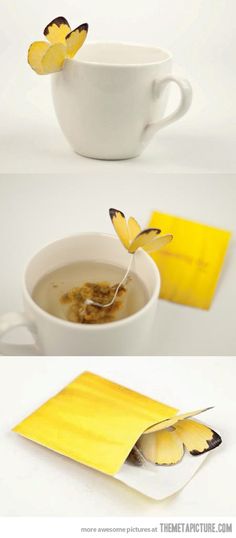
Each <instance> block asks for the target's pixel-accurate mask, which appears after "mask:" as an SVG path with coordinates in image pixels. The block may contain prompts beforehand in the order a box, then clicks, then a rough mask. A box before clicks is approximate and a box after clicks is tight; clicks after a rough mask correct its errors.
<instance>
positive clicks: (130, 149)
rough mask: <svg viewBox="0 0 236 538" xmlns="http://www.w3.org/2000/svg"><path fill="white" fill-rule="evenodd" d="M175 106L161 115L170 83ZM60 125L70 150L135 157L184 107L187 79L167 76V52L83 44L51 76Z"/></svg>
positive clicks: (103, 156)
mask: <svg viewBox="0 0 236 538" xmlns="http://www.w3.org/2000/svg"><path fill="white" fill-rule="evenodd" d="M171 82H175V83H176V84H177V86H178V87H179V90H180V104H179V106H178V107H177V109H176V110H175V112H173V113H172V114H170V115H169V116H167V117H164V112H165V108H166V104H167V99H168V93H169V87H170V83H171ZM52 95H53V101H54V107H55V111H56V115H57V118H58V121H59V124H60V126H61V129H62V131H63V133H64V135H65V137H66V138H67V140H68V142H69V143H70V145H71V146H72V148H73V149H74V151H75V152H76V153H79V154H80V155H83V156H85V157H91V158H94V159H114V160H116V159H129V158H132V157H136V156H138V155H139V154H140V153H141V152H142V151H143V149H144V148H145V147H146V145H147V144H148V142H149V141H150V139H151V138H152V137H153V135H154V134H155V133H156V132H157V131H159V130H160V129H162V128H163V127H166V126H167V125H169V124H170V123H173V122H174V121H176V120H178V119H179V118H181V117H182V116H183V115H184V114H185V113H186V112H187V110H188V109H189V107H190V105H191V101H192V89H191V86H190V84H189V82H188V81H187V80H185V79H181V78H178V77H175V76H173V75H172V55H171V54H170V53H169V52H168V51H166V50H163V49H160V48H157V47H148V46H142V45H133V44H131V43H130V44H129V43H100V42H97V43H88V44H85V46H84V47H82V49H81V50H80V51H79V54H78V59H77V60H66V62H65V65H64V68H63V69H62V71H60V72H58V73H55V74H54V75H53V77H52Z"/></svg>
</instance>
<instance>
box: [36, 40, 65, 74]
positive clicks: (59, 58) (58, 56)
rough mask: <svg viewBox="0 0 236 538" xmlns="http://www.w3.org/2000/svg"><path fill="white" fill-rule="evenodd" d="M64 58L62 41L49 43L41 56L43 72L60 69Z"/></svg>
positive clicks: (53, 71) (52, 71) (47, 72)
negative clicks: (53, 43)
mask: <svg viewBox="0 0 236 538" xmlns="http://www.w3.org/2000/svg"><path fill="white" fill-rule="evenodd" d="M65 59H66V47H65V46H64V45H63V44H62V43H55V45H51V46H50V47H49V49H48V50H47V51H46V53H45V54H44V56H43V58H42V68H43V74H45V75H47V74H49V73H55V72H56V71H61V69H62V68H63V65H64V62H65Z"/></svg>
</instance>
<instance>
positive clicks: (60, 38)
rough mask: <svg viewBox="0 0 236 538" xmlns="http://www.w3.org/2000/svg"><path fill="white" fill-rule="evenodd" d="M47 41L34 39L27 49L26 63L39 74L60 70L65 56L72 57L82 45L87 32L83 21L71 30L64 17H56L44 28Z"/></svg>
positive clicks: (86, 25)
mask: <svg viewBox="0 0 236 538" xmlns="http://www.w3.org/2000/svg"><path fill="white" fill-rule="evenodd" d="M43 33H44V35H45V37H46V38H47V40H48V41H49V43H47V42H46V41H35V42H34V43H32V44H31V45H30V47H29V50H28V63H29V65H30V66H31V67H32V69H33V70H34V71H36V73H38V74H39V75H47V74H49V73H55V72H56V71H61V69H62V68H63V66H64V63H65V60H66V59H67V58H73V57H74V56H75V54H76V53H77V52H78V50H79V49H80V48H81V47H82V45H83V43H84V41H85V39H86V37H87V33H88V24H87V23H84V24H81V25H80V26H78V28H75V30H72V31H71V27H70V25H69V23H68V21H67V20H66V19H65V18H64V17H57V18H56V19H53V21H52V22H50V23H49V24H48V25H47V26H46V28H45V29H44V32H43Z"/></svg>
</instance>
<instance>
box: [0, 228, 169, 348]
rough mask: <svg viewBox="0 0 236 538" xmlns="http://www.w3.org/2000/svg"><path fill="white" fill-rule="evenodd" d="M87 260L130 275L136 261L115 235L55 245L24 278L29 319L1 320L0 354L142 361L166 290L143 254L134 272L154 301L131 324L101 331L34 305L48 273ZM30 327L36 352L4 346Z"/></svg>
mask: <svg viewBox="0 0 236 538" xmlns="http://www.w3.org/2000/svg"><path fill="white" fill-rule="evenodd" d="M80 260H81V261H82V260H91V261H92V260H94V261H101V262H105V263H112V264H115V265H118V266H119V267H123V268H124V272H125V270H126V269H127V266H128V263H129V260H130V255H129V254H128V252H127V251H126V250H125V248H124V247H123V246H122V244H121V243H120V241H119V239H118V238H117V237H115V236H112V235H106V234H101V233H87V234H86V233H85V234H79V235H76V236H71V237H67V238H64V239H60V240H58V241H55V242H54V243H50V244H49V245H47V246H46V247H44V248H43V249H42V250H40V251H39V252H37V253H36V254H35V256H33V258H31V260H30V261H29V263H28V264H27V267H26V270H25V272H24V278H23V299H24V308H25V311H24V313H16V312H10V313H8V314H4V315H3V316H1V317H0V353H2V354H4V355H33V354H34V355H62V356H64V355H140V354H142V353H143V352H145V346H147V344H148V341H149V339H150V337H151V331H152V328H153V322H154V318H155V313H156V306H157V298H158V295H159V290H160V275H159V271H158V269H157V267H156V265H155V263H154V261H153V260H152V258H151V257H150V256H149V255H148V254H147V253H146V252H145V251H144V250H142V249H139V250H138V251H137V252H136V253H135V258H134V262H133V265H132V270H133V271H134V273H136V274H137V275H138V277H139V278H140V279H141V281H142V282H143V283H144V284H145V287H146V290H147V294H148V300H147V302H146V304H145V305H144V306H143V307H142V308H141V309H140V310H138V311H137V312H136V313H134V314H132V315H130V316H129V317H127V318H124V319H121V320H118V321H113V322H111V323H104V324H99V325H86V324H79V323H73V322H70V321H66V320H63V319H59V318H57V317H55V316H52V315H51V314H48V313H47V312H45V311H44V310H43V309H42V308H40V307H39V306H38V305H37V304H36V303H35V301H34V300H33V299H32V292H33V289H34V287H35V285H36V284H37V282H38V281H39V280H40V279H41V278H42V277H43V276H44V275H45V274H47V273H49V272H51V271H53V270H55V269H57V268H58V267H62V266H64V265H67V264H70V263H73V262H77V261H80ZM21 326H25V327H27V328H28V330H29V331H30V332H31V334H32V335H33V338H34V341H35V346H30V345H26V346H22V345H20V344H19V345H14V346H12V345H11V344H8V343H3V342H2V339H3V337H4V335H6V333H8V332H9V331H12V330H13V329H15V328H16V327H21Z"/></svg>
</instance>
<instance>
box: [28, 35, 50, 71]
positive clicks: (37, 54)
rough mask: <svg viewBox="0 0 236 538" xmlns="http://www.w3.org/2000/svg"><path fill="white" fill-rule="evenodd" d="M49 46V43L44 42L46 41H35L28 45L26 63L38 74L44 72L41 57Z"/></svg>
mask: <svg viewBox="0 0 236 538" xmlns="http://www.w3.org/2000/svg"><path fill="white" fill-rule="evenodd" d="M49 47H50V45H49V43H46V41H35V42H34V43H32V45H30V47H29V50H28V63H29V65H30V67H32V69H33V70H34V71H36V73H38V75H43V74H44V69H43V65H42V59H43V57H44V55H45V53H46V52H47V50H48V49H49Z"/></svg>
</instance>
